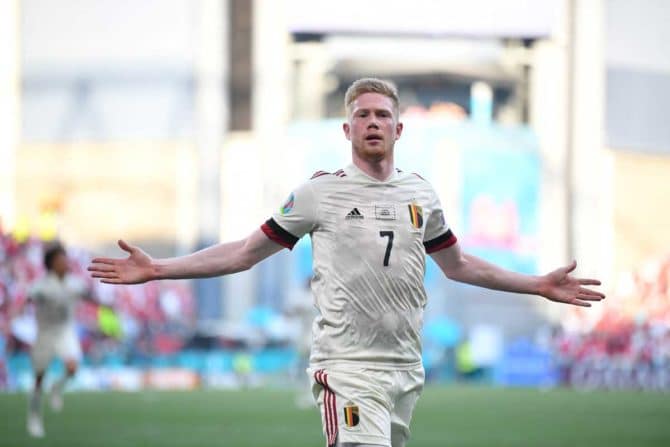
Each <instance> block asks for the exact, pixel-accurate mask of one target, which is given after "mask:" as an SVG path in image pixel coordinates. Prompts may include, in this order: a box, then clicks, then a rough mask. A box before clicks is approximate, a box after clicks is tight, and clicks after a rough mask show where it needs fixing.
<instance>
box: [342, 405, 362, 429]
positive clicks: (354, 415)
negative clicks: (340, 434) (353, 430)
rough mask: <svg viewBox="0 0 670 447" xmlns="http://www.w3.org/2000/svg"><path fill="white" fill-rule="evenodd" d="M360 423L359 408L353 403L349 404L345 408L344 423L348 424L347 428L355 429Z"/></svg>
mask: <svg viewBox="0 0 670 447" xmlns="http://www.w3.org/2000/svg"><path fill="white" fill-rule="evenodd" d="M359 421H360V417H359V414H358V406H356V405H354V404H353V402H348V403H347V404H346V405H345V406H344V423H345V424H347V427H355V426H357V425H358V422H359Z"/></svg>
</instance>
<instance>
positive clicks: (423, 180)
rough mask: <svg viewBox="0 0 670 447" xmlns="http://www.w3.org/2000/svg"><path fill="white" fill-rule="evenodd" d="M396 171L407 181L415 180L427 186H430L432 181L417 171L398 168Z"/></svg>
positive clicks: (414, 181)
mask: <svg viewBox="0 0 670 447" xmlns="http://www.w3.org/2000/svg"><path fill="white" fill-rule="evenodd" d="M396 172H397V173H398V177H399V178H400V179H402V180H404V181H407V182H413V183H417V184H423V185H426V186H427V187H430V182H429V181H428V180H426V178H425V177H424V176H422V175H421V174H419V173H416V172H405V171H403V170H402V169H397V168H396Z"/></svg>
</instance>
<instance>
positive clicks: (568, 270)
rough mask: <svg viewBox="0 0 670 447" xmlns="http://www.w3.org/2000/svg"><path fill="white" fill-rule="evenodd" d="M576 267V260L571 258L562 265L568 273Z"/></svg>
mask: <svg viewBox="0 0 670 447" xmlns="http://www.w3.org/2000/svg"><path fill="white" fill-rule="evenodd" d="M576 268H577V261H575V260H573V261H572V262H571V263H570V264H568V265H566V266H565V267H564V269H565V273H570V272H572V271H573V270H574V269H576Z"/></svg>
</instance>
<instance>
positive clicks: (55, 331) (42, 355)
mask: <svg viewBox="0 0 670 447" xmlns="http://www.w3.org/2000/svg"><path fill="white" fill-rule="evenodd" d="M44 266H45V268H46V272H47V273H46V275H45V276H44V277H42V278H41V279H39V280H37V281H36V282H35V283H34V284H33V285H32V286H31V288H30V290H29V292H28V300H29V301H31V302H33V303H34V305H35V313H36V322H37V340H36V341H35V344H34V345H33V347H32V353H31V357H32V364H33V370H34V372H35V382H34V387H33V391H32V392H31V394H30V399H29V406H28V420H27V429H28V433H29V434H30V435H31V436H34V437H42V436H44V425H43V422H42V382H43V379H44V374H45V372H46V369H47V367H48V366H49V363H50V362H51V361H52V360H53V359H55V358H59V359H61V360H62V361H63V362H64V363H65V374H64V375H63V376H62V377H60V378H59V379H58V380H56V381H55V382H54V384H53V386H52V388H51V399H50V401H51V408H52V409H53V410H54V411H60V410H62V408H63V390H64V388H65V384H66V382H67V380H68V379H69V378H71V377H72V376H74V374H75V373H76V371H77V366H78V363H79V360H80V358H81V347H80V345H79V340H78V338H77V333H76V329H75V320H74V310H75V305H76V303H77V300H78V299H80V298H84V297H86V296H87V295H88V289H87V287H86V285H85V283H84V281H83V280H81V279H79V278H77V277H75V276H74V275H72V274H70V272H69V265H68V257H67V253H66V251H65V248H64V247H63V246H62V245H61V244H59V243H54V244H53V245H51V246H50V247H47V249H46V250H45V252H44ZM20 310H21V309H19V311H20Z"/></svg>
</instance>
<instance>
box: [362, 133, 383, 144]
mask: <svg viewBox="0 0 670 447" xmlns="http://www.w3.org/2000/svg"><path fill="white" fill-rule="evenodd" d="M382 140H383V138H382V137H381V135H368V136H367V137H365V141H367V142H368V143H381V142H382Z"/></svg>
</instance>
